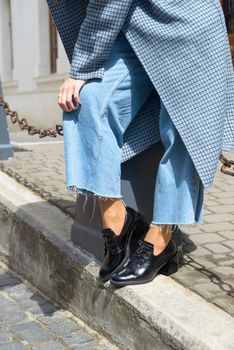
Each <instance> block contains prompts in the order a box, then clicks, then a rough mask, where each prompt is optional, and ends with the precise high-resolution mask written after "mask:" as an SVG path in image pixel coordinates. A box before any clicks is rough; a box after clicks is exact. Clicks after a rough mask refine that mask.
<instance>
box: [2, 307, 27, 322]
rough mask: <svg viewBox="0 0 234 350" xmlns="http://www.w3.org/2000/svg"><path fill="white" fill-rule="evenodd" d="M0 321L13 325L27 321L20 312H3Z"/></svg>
mask: <svg viewBox="0 0 234 350" xmlns="http://www.w3.org/2000/svg"><path fill="white" fill-rule="evenodd" d="M0 318H1V320H3V321H4V322H6V323H8V324H10V325H11V324H15V323H17V322H23V321H26V320H27V316H26V315H25V314H24V313H23V312H22V311H20V310H19V311H15V312H14V311H13V310H11V312H4V313H2V314H1V315H0Z"/></svg>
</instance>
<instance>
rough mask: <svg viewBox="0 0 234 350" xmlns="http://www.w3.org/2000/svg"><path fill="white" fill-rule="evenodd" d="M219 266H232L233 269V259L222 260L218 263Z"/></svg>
mask: <svg viewBox="0 0 234 350" xmlns="http://www.w3.org/2000/svg"><path fill="white" fill-rule="evenodd" d="M219 265H224V266H225V265H227V266H232V267H234V259H230V258H229V259H228V260H226V261H225V260H224V261H220V262H219Z"/></svg>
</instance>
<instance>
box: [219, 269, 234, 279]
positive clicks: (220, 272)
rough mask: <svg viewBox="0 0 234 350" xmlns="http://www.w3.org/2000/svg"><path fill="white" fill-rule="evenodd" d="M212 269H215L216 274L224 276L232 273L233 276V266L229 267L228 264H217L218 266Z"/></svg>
mask: <svg viewBox="0 0 234 350" xmlns="http://www.w3.org/2000/svg"><path fill="white" fill-rule="evenodd" d="M214 270H215V273H216V274H220V275H225V276H230V275H233V277H234V268H233V267H230V266H218V267H215V269H214ZM233 281H234V280H233Z"/></svg>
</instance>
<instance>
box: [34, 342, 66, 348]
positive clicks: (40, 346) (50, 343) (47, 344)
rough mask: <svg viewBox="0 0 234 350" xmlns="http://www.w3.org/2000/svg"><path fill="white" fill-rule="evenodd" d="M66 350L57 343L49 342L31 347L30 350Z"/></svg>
mask: <svg viewBox="0 0 234 350" xmlns="http://www.w3.org/2000/svg"><path fill="white" fill-rule="evenodd" d="M63 349H66V348H65V347H64V346H63V345H62V344H60V343H58V342H49V343H43V344H38V345H33V346H32V350H63Z"/></svg>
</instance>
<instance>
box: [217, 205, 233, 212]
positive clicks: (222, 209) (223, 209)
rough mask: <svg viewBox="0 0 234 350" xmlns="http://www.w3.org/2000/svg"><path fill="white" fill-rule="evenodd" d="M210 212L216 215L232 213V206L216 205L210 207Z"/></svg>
mask: <svg viewBox="0 0 234 350" xmlns="http://www.w3.org/2000/svg"><path fill="white" fill-rule="evenodd" d="M212 212H214V213H217V214H221V213H232V214H233V213H234V208H233V204H232V205H231V204H229V205H225V204H224V205H217V206H212Z"/></svg>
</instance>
